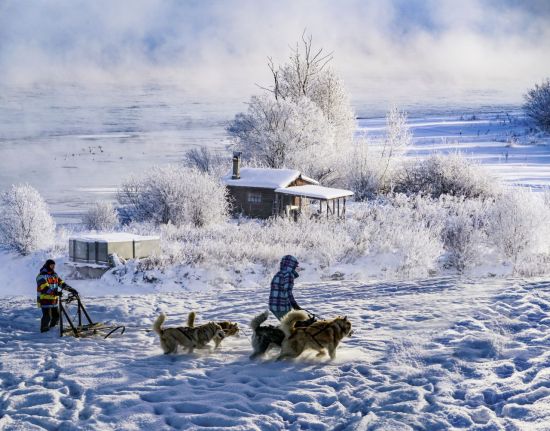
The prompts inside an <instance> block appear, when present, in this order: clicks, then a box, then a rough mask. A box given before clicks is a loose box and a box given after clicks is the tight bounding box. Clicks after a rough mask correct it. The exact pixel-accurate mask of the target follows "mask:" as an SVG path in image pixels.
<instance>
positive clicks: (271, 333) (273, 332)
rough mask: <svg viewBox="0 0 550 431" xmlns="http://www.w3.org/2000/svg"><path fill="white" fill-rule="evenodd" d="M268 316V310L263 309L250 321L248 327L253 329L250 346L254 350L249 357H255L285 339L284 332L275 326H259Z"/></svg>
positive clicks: (278, 344)
mask: <svg viewBox="0 0 550 431" xmlns="http://www.w3.org/2000/svg"><path fill="white" fill-rule="evenodd" d="M268 316H269V311H264V312H263V313H262V314H258V315H257V316H256V317H254V319H252V321H251V322H250V327H251V328H252V331H254V333H253V335H252V348H253V349H254V352H253V353H252V355H250V359H255V358H256V357H258V356H260V355H263V354H264V353H266V352H267V351H268V350H269V349H270V348H271V347H273V346H274V345H275V346H279V347H281V344H282V343H283V340H284V339H285V333H284V332H283V331H281V330H280V329H279V328H278V327H277V326H273V325H265V326H260V325H261V324H262V323H264V322H265V321H266V320H267V317H268Z"/></svg>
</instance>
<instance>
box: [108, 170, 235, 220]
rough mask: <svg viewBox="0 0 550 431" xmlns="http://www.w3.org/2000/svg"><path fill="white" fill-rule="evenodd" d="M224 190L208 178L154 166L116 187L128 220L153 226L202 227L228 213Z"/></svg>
mask: <svg viewBox="0 0 550 431" xmlns="http://www.w3.org/2000/svg"><path fill="white" fill-rule="evenodd" d="M226 194H227V191H226V188H225V187H224V186H223V185H222V184H221V183H220V182H219V181H218V179H216V178H213V177H212V176H210V175H208V174H205V173H202V172H199V171H198V170H196V169H189V168H181V167H178V166H167V167H154V168H152V169H151V170H149V171H148V172H146V173H145V175H144V176H143V177H142V178H132V179H130V180H128V181H126V182H125V183H124V184H123V185H122V186H121V188H120V190H119V193H118V199H119V201H120V203H121V204H122V205H126V206H127V207H128V209H129V213H130V215H131V217H132V219H134V220H136V221H149V222H153V223H155V224H166V223H172V224H174V225H176V226H179V225H183V224H191V225H193V226H198V227H201V226H206V225H208V224H212V223H220V222H222V221H224V220H225V219H226V217H227V214H228V204H227V199H226Z"/></svg>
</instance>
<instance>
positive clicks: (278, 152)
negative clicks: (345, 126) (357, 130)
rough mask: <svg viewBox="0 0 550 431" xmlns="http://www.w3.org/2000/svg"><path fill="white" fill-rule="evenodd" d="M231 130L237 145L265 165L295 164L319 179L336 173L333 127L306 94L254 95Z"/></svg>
mask: <svg viewBox="0 0 550 431" xmlns="http://www.w3.org/2000/svg"><path fill="white" fill-rule="evenodd" d="M228 130H229V132H230V133H231V134H232V135H233V136H234V137H236V138H238V144H237V147H238V148H239V149H240V150H241V151H243V152H245V153H246V154H247V155H248V157H250V158H252V159H254V160H256V161H257V162H259V163H260V164H263V165H264V166H267V167H270V168H283V167H292V168H295V169H299V170H302V171H303V172H306V173H307V174H308V175H311V176H315V177H316V178H320V179H322V178H326V177H327V176H329V175H330V174H331V173H332V172H333V169H334V166H332V164H331V162H333V161H334V157H335V155H336V147H337V146H336V142H335V137H334V129H333V127H332V126H331V125H330V123H328V122H327V121H326V119H325V118H324V116H323V114H322V112H321V110H320V109H319V108H318V107H317V106H316V105H315V104H314V103H313V102H311V100H309V99H308V98H306V97H303V98H301V99H299V100H297V101H296V102H291V101H287V100H275V99H273V98H272V97H270V96H269V95H267V94H263V95H261V96H253V97H252V98H251V100H250V104H249V106H248V111H247V113H241V114H238V115H237V116H236V117H235V120H234V121H233V123H232V124H231V126H230V127H229V129H228Z"/></svg>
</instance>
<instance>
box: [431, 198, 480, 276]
mask: <svg viewBox="0 0 550 431" xmlns="http://www.w3.org/2000/svg"><path fill="white" fill-rule="evenodd" d="M441 203H442V204H443V205H444V207H445V208H446V210H447V211H448V212H447V215H446V216H445V218H444V226H443V231H442V238H443V243H444V246H445V250H446V251H447V255H446V262H445V266H447V267H449V268H456V269H457V270H458V271H459V272H463V271H464V270H465V269H469V268H472V267H474V266H476V265H477V264H479V263H480V262H481V259H482V257H483V254H484V252H485V249H486V244H487V235H486V233H485V231H484V228H485V226H486V224H487V210H488V205H487V202H486V201H483V200H476V199H464V198H457V199H449V198H446V199H442V200H441Z"/></svg>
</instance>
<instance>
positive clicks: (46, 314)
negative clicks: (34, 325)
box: [40, 307, 59, 332]
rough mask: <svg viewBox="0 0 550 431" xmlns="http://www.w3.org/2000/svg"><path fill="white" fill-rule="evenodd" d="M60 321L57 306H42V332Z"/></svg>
mask: <svg viewBox="0 0 550 431" xmlns="http://www.w3.org/2000/svg"><path fill="white" fill-rule="evenodd" d="M57 322H59V309H58V308H57V307H52V308H44V307H42V319H40V332H46V331H48V330H49V329H50V328H53V327H54V326H55V325H57Z"/></svg>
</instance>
